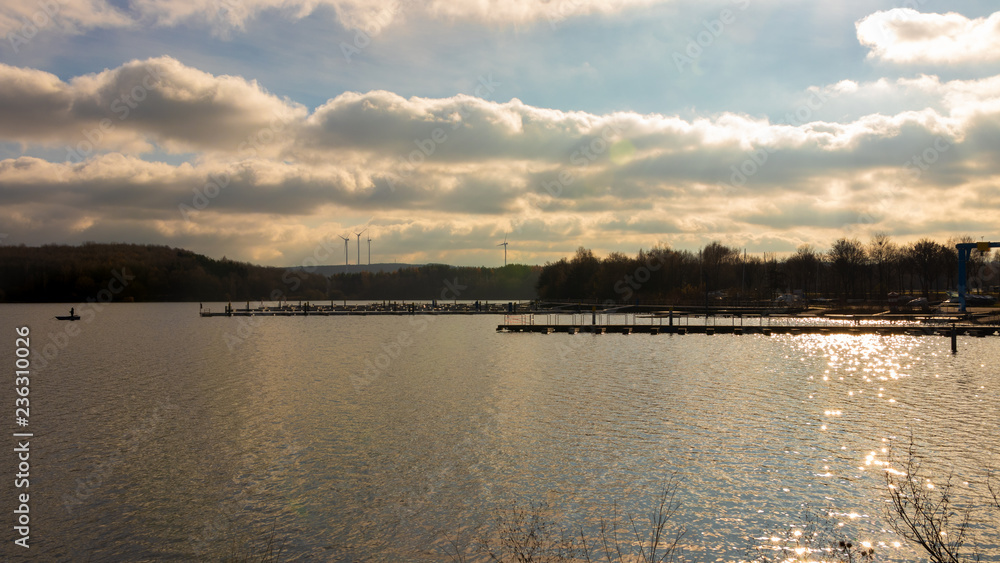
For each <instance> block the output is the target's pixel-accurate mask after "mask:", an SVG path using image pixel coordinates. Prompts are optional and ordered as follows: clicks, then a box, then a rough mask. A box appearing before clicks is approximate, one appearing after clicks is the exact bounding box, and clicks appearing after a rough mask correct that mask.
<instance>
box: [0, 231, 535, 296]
mask: <svg viewBox="0 0 1000 563" xmlns="http://www.w3.org/2000/svg"><path fill="white" fill-rule="evenodd" d="M540 271H541V268H540V267H538V266H518V265H509V266H505V267H503V268H456V267H452V266H445V265H429V266H420V267H416V268H406V269H402V270H400V271H397V272H385V273H370V272H359V273H351V274H338V275H335V276H331V277H329V278H328V277H325V276H322V275H320V274H318V273H309V272H306V271H302V270H301V269H299V270H294V271H293V270H289V269H286V268H278V267H268V266H257V265H254V264H249V263H246V262H236V261H233V260H227V259H225V258H223V259H221V260H216V259H213V258H209V257H207V256H202V255H200V254H196V253H194V252H191V251H189V250H183V249H177V248H170V247H167V246H151V245H137V244H97V243H87V244H83V245H81V246H68V245H46V246H41V247H28V246H0V301H3V302H9V303H43V302H50V303H51V302H62V303H71V302H85V301H87V300H88V299H95V300H101V301H107V300H109V299H111V300H114V301H203V302H205V301H230V300H231V301H236V302H239V301H248V300H249V301H260V300H278V299H288V300H303V301H305V300H310V301H323V300H341V299H366V300H368V299H370V300H389V299H392V300H401V299H407V300H414V299H428V300H429V299H444V300H451V299H533V298H534V297H535V284H536V283H537V281H538V275H539V272H540Z"/></svg>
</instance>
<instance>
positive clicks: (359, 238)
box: [354, 227, 368, 266]
mask: <svg viewBox="0 0 1000 563" xmlns="http://www.w3.org/2000/svg"><path fill="white" fill-rule="evenodd" d="M367 230H368V228H367V227H365V228H364V229H361V230H360V231H358V232H356V233H354V234H356V235H358V266H360V265H361V233H364V232H365V231H367Z"/></svg>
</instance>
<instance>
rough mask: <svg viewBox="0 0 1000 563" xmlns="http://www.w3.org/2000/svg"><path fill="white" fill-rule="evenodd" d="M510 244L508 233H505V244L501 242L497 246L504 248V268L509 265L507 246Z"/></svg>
mask: <svg viewBox="0 0 1000 563" xmlns="http://www.w3.org/2000/svg"><path fill="white" fill-rule="evenodd" d="M508 244H509V243H508V242H507V233H504V234H503V242H501V243H500V244H498V245H497V246H502V247H503V265H504V266H506V265H507V245H508Z"/></svg>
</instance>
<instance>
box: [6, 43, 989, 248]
mask: <svg viewBox="0 0 1000 563" xmlns="http://www.w3.org/2000/svg"><path fill="white" fill-rule="evenodd" d="M150 76H154V77H158V78H157V80H158V82H157V83H156V84H155V88H147V89H146V90H147V91H145V92H142V91H141V90H136V88H142V87H143V80H144V79H146V78H147V77H150ZM809 92H810V93H811V95H812V96H814V97H813V98H812V99H813V100H814V102H815V103H816V104H822V103H826V104H843V105H845V106H849V105H850V104H851V103H852V100H858V99H861V100H863V101H864V100H867V99H868V98H871V97H876V96H884V97H889V98H891V97H893V96H897V97H899V96H901V97H903V98H905V99H908V100H915V102H914V105H913V107H905V108H900V109H898V111H896V112H891V113H890V112H884V113H883V112H875V113H867V114H864V115H860V116H858V117H854V118H851V119H846V120H843V121H832V120H826V121H816V120H804V121H803V122H791V121H790V122H785V123H773V122H770V121H768V120H766V119H761V118H753V117H750V116H746V115H741V114H736V113H724V114H720V115H713V116H705V117H699V118H695V119H684V118H681V117H678V116H670V115H660V114H640V113H636V112H616V113H609V114H603V115H600V114H592V113H586V112H567V111H560V110H554V109H547V108H539V107H534V106H531V105H528V104H525V103H523V102H521V101H519V100H516V99H515V100H510V101H507V102H494V101H487V100H484V99H481V98H476V97H472V96H466V95H458V96H452V97H447V98H421V97H411V98H404V97H402V96H399V95H397V94H394V93H392V92H386V91H372V92H367V93H356V92H347V93H343V94H341V95H338V96H336V97H334V98H332V99H331V100H329V101H328V102H327V103H325V104H323V105H322V106H320V107H319V108H317V109H316V110H314V111H312V112H309V111H307V110H306V109H305V108H304V107H302V106H300V105H298V104H296V103H294V102H292V101H290V100H285V99H281V98H278V97H276V96H274V95H272V94H269V93H268V92H267V91H265V90H264V89H263V88H261V87H260V85H258V84H256V83H254V82H252V81H248V80H245V79H243V78H241V77H236V76H215V75H212V74H209V73H206V72H203V71H200V70H198V69H193V68H190V67H187V66H184V65H182V64H181V63H179V62H177V61H175V60H173V59H170V58H158V59H150V60H146V61H133V62H130V63H126V64H124V65H122V66H120V67H117V68H114V69H109V70H105V71H103V72H100V73H96V74H89V75H85V76H80V77H77V78H73V79H70V80H66V81H63V80H60V79H59V78H57V77H56V76H54V75H52V74H48V73H45V72H41V71H38V70H34V69H24V68H17V67H10V66H0V139H3V140H5V141H8V142H13V143H20V144H22V145H23V146H25V147H26V148H25V155H24V156H21V157H20V158H10V159H6V160H2V161H0V224H4V225H10V227H5V229H6V230H7V231H10V232H11V233H12V234H13V235H16V236H17V237H20V239H21V240H25V241H35V242H48V241H77V240H89V239H93V240H109V239H110V240H123V239H128V240H135V238H134V237H133V236H132V235H131V234H130V233H134V232H141V233H143V235H142V236H143V237H146V238H144V239H143V240H147V239H149V240H155V241H159V242H164V243H168V244H174V245H178V246H186V247H190V248H192V249H195V250H201V251H207V252H209V253H210V254H213V255H221V254H227V255H229V256H231V257H244V258H246V259H255V260H256V259H267V260H272V259H273V260H277V258H274V257H281V256H289V255H290V254H289V253H290V252H293V249H294V248H295V245H300V244H303V243H304V241H307V240H309V239H316V238H317V237H321V236H324V235H325V234H329V231H330V229H335V227H336V226H337V225H340V224H341V223H343V224H344V225H347V224H348V223H350V222H351V220H350V219H349V218H350V217H362V216H363V217H370V216H372V215H375V216H376V217H377V222H379V223H381V224H383V225H386V229H385V232H384V234H383V236H384V237H385V240H384V243H386V244H392V245H394V248H396V249H399V254H400V256H397V257H398V258H405V259H408V260H413V261H426V260H442V259H445V260H447V259H448V258H447V257H446V256H443V255H442V253H444V252H445V251H446V249H449V248H458V249H459V250H456V252H460V253H464V254H463V256H465V258H461V259H459V260H462V261H464V262H465V263H468V261H470V260H473V259H474V258H472V257H474V256H478V254H477V253H478V252H479V251H478V250H475V249H474V247H475V245H476V244H477V243H476V242H475V241H476V240H478V239H479V238H489V237H491V236H492V234H491V233H494V232H499V233H502V232H504V231H505V230H507V229H509V228H511V226H512V223H513V222H514V220H515V219H516V220H517V222H518V223H519V224H522V223H523V224H526V225H535V227H534V228H533V230H532V229H528V228H526V229H525V231H524V233H523V234H522V235H519V237H520V238H519V240H518V243H519V249H518V251H519V252H521V253H522V254H520V255H519V256H520V258H519V259H523V260H525V261H532V262H544V261H545V260H548V259H552V258H555V257H558V256H561V255H562V254H564V253H565V252H567V251H569V252H571V251H572V250H573V249H574V248H575V247H576V246H578V245H580V244H585V245H587V246H592V247H594V248H595V249H601V248H604V245H606V244H607V243H606V242H605V241H609V240H611V241H614V244H615V245H616V247H615V248H612V249H621V248H626V247H632V248H638V247H640V246H645V247H648V246H650V245H651V244H653V243H655V242H671V241H673V242H674V243H675V244H702V243H704V242H708V241H710V240H712V239H716V238H718V239H722V240H741V239H742V240H768V241H777V240H785V241H787V242H788V246H789V248H794V247H795V246H796V245H797V244H798V243H800V242H803V241H806V242H811V243H813V244H825V243H826V242H828V241H829V240H833V239H834V238H836V237H838V236H841V235H842V234H843V232H844V229H852V228H857V229H866V228H871V229H884V230H888V231H890V232H891V231H892V230H893V229H898V230H904V231H905V230H907V229H912V225H914V224H919V223H920V221H928V222H929V223H928V224H936V223H934V221H936V217H939V216H941V215H942V214H944V215H949V214H954V216H960V215H961V213H962V206H963V205H967V204H968V200H969V198H970V197H979V198H981V199H982V203H981V204H980V205H979V210H980V212H986V213H989V212H990V211H989V210H996V209H997V207H998V203H997V202H996V200H995V198H992V199H991V198H990V197H988V196H987V195H986V194H987V193H988V191H986V190H987V188H988V187H989V186H991V185H995V184H996V181H997V180H998V179H1000V165H998V164H996V159H995V150H996V149H995V147H996V144H995V139H996V138H997V137H998V135H1000V103H998V100H1000V77H993V78H988V79H982V80H969V81H941V80H940V79H939V78H937V77H934V76H919V77H916V78H908V79H901V80H896V81H888V80H880V81H875V82H868V83H855V82H840V83H836V84H833V85H830V86H826V87H823V88H813V89H810V90H809ZM137 94H138V97H141V98H142V99H141V100H139V99H132V100H131V101H133V102H135V107H131V106H130V105H129V104H128V102H127V101H123V100H124V98H123V96H132V98H137ZM824 99H826V101H825V102H824V101H823V100H824ZM928 100H930V101H932V102H933V103H927V104H925V103H923V102H924V101H928ZM115 101H118V102H119V104H118V105H114V102H115ZM917 102H920V103H917ZM866 103H867V102H866ZM115 107H117V108H129V113H128V115H127V116H126V117H124V118H122V119H119V117H120V115H119V113H116V111H115V109H114V108H115ZM273 115H281V116H283V118H282V120H280V123H279V122H273V118H272V116H273ZM101 120H110V121H111V123H112V124H113V125H114V128H113V129H111V130H108V131H106V132H105V133H104V135H105V136H104V137H103V138H101V139H94V137H93V136H92V135H91V136H89V137H88V132H89V131H90V130H92V129H93V128H94V127H98V126H99V125H100V123H101ZM276 124H279V125H280V128H279V129H280V130H278V131H275V130H274V129H275V128H274V127H273V126H274V125H276ZM261 131H263V132H270V133H269V140H265V139H263V138H261V137H260V132H261ZM248 137H250V138H253V139H257V140H260V141H261V143H260V145H259V147H258V146H252V145H244V144H243V143H245V142H246V139H247V138H248ZM88 139H91V140H94V142H95V143H96V144H98V145H100V150H94V151H90V152H89V153H87V154H86V155H83V158H81V159H79V161H77V160H78V159H73V158H69V159H67V160H68V162H52V161H51V160H52V159H50V160H46V159H42V158H37V157H32V156H27V154H32V153H31V148H32V147H35V146H42V147H56V148H57V149H58V148H60V147H64V146H71V147H79V146H80V142H81V141H86V140H88ZM154 148H158V149H159V150H160V152H163V151H168V152H169V151H191V152H193V153H194V156H193V157H192V158H190V162H189V163H182V164H168V163H165V162H150V161H148V160H150V159H152V158H153V157H152V156H150V155H149V151H150V150H152V149H154ZM250 149H253V150H250ZM258 149H259V150H258ZM34 154H44V151H41V152H36V153H34ZM154 154H156V153H154ZM56 160H58V159H56ZM213 179H216V180H213ZM218 179H222V180H218ZM213 182H214V183H215V184H224V185H222V186H219V185H215V186H213V185H212V184H213ZM956 194H963V195H962V197H955V196H956ZM199 198H200V199H199ZM182 204H183V205H185V206H187V207H188V208H189V209H191V210H196V212H194V213H192V214H186V213H182V212H181V208H180V206H181V205H182ZM903 216H905V217H906V220H905V221H903V220H901V219H899V217H903ZM140 220H142V221H146V222H148V224H147V225H146V226H144V227H140V226H138V225H137V223H136V222H137V221H140ZM150 225H152V226H150ZM341 227H343V225H341ZM336 228H340V227H336ZM240 229H246V230H245V231H244V232H245V233H246V236H245V237H244V239H243V243H242V244H243V246H242V248H243V250H242V253H241V252H240V251H236V249H237V248H239V247H240V239H239V237H237V236H235V235H234V233H237V232H239V230H240ZM345 230H346V229H345ZM567 233H569V234H567ZM925 234H927V235H931V236H933V235H934V233H931V232H928V233H925ZM61 237H62V238H61ZM421 237H423V239H421ZM140 238H141V237H140ZM944 238H947V236H945V237H944ZM553 241H561V243H556V242H553ZM560 244H563V245H566V244H568V245H569V248H563V247H561V246H560ZM456 245H457V246H456ZM466 247H468V250H461V249H462V248H466ZM261 257H264V258H261ZM279 262H280V260H279Z"/></svg>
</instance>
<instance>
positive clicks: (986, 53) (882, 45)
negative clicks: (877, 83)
mask: <svg viewBox="0 0 1000 563" xmlns="http://www.w3.org/2000/svg"><path fill="white" fill-rule="evenodd" d="M856 27H857V33H858V40H859V41H861V44H862V45H864V46H866V47H868V48H869V49H871V52H870V53H869V57H870V58H874V59H880V60H883V61H888V62H893V63H900V64H934V65H943V64H964V63H983V62H988V61H998V60H1000V12H997V13H994V14H993V15H991V16H990V17H988V18H977V19H969V18H967V17H965V16H963V15H962V14H957V13H954V12H949V13H947V14H923V13H920V12H917V11H916V10H913V9H910V8H895V9H892V10H888V11H883V12H876V13H874V14H872V15H870V16H868V17H866V18H864V19H862V20H861V21H859V22H857V24H856Z"/></svg>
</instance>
